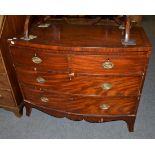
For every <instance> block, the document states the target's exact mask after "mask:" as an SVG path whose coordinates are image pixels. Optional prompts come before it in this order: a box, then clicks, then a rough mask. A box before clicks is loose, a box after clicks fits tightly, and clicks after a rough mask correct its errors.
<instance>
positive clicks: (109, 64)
mask: <svg viewBox="0 0 155 155" xmlns="http://www.w3.org/2000/svg"><path fill="white" fill-rule="evenodd" d="M102 67H103V68H104V69H112V68H113V67H114V64H113V63H112V62H111V61H109V60H107V61H105V62H104V63H102Z"/></svg>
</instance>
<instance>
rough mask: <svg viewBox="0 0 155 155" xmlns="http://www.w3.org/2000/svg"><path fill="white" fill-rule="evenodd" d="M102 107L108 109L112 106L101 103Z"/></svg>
mask: <svg viewBox="0 0 155 155" xmlns="http://www.w3.org/2000/svg"><path fill="white" fill-rule="evenodd" d="M100 108H101V109H102V110H107V109H109V108H110V105H108V104H101V105H100Z"/></svg>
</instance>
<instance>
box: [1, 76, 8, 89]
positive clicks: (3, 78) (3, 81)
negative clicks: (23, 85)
mask: <svg viewBox="0 0 155 155" xmlns="http://www.w3.org/2000/svg"><path fill="white" fill-rule="evenodd" d="M0 89H10V86H9V82H8V78H7V75H6V74H0Z"/></svg>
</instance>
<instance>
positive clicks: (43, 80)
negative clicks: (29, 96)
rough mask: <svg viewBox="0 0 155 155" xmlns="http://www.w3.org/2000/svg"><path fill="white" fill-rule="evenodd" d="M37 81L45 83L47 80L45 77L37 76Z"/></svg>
mask: <svg viewBox="0 0 155 155" xmlns="http://www.w3.org/2000/svg"><path fill="white" fill-rule="evenodd" d="M36 81H37V82H38V83H45V82H46V80H45V79H44V78H42V77H37V78H36Z"/></svg>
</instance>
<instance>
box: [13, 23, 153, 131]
mask: <svg viewBox="0 0 155 155" xmlns="http://www.w3.org/2000/svg"><path fill="white" fill-rule="evenodd" d="M39 24H40V23H39ZM39 24H38V23H35V24H33V25H32V26H31V28H30V31H29V33H30V34H31V35H33V36H34V37H33V39H32V40H23V38H21V37H22V36H17V38H18V39H16V40H12V41H11V42H10V52H11V54H12V59H13V62H14V66H15V70H16V74H17V78H18V81H19V84H20V88H21V91H22V94H23V97H24V102H25V107H26V114H27V115H28V116H29V115H30V113H31V109H32V108H36V109H39V110H41V111H43V112H45V113H47V114H50V115H52V116H55V117H60V118H61V117H66V118H69V119H71V120H76V121H79V120H86V121H89V122H106V121H116V120H124V121H126V122H127V125H128V128H129V131H133V129H134V122H135V119H136V113H137V110H138V105H139V101H140V97H141V93H142V87H143V83H144V79H145V75H146V70H147V66H148V62H149V57H150V54H151V45H150V43H149V41H148V39H147V37H146V35H145V33H144V31H143V29H142V28H141V27H134V28H133V29H132V31H131V37H133V38H135V40H136V45H132V46H124V45H122V43H121V39H122V38H123V35H122V31H123V30H120V29H119V28H118V27H117V26H107V25H106V26H104V25H100V26H99V25H91V26H90V25H71V24H65V23H54V22H53V23H52V22H50V21H47V23H46V24H44V25H46V26H43V25H41V26H40V25H39ZM47 25H48V26H47ZM31 37H32V36H31Z"/></svg>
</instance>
